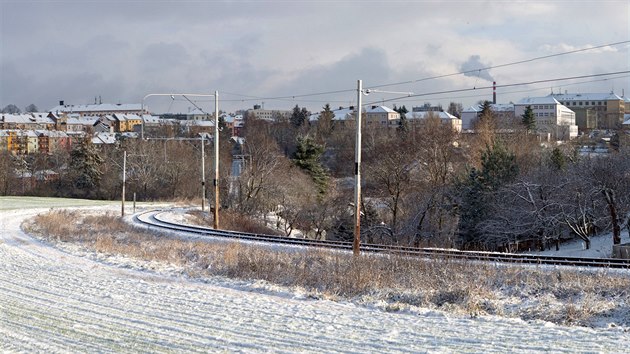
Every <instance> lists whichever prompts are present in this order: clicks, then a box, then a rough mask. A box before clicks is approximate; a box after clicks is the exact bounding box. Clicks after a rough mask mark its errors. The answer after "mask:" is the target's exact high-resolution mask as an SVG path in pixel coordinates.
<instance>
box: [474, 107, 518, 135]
mask: <svg viewBox="0 0 630 354" xmlns="http://www.w3.org/2000/svg"><path fill="white" fill-rule="evenodd" d="M490 108H491V109H492V112H494V114H495V116H496V117H497V120H498V121H499V122H501V121H505V122H507V121H509V120H510V119H513V118H514V105H513V104H491V105H490ZM479 112H481V107H480V106H479V105H477V106H470V107H468V108H467V109H465V110H464V111H462V129H464V130H471V129H473V125H474V123H475V122H476V121H477V117H478V116H479Z"/></svg>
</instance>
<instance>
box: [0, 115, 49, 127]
mask: <svg viewBox="0 0 630 354" xmlns="http://www.w3.org/2000/svg"><path fill="white" fill-rule="evenodd" d="M54 127H55V121H54V120H53V119H52V118H51V117H49V116H48V113H23V114H8V113H2V114H0V129H53V128H54Z"/></svg>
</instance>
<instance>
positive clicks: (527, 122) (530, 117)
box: [521, 106, 536, 133]
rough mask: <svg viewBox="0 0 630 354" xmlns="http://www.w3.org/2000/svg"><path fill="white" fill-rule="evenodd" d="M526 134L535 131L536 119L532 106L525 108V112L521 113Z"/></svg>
mask: <svg viewBox="0 0 630 354" xmlns="http://www.w3.org/2000/svg"><path fill="white" fill-rule="evenodd" d="M521 121H522V122H523V125H524V126H525V129H526V130H527V133H529V132H533V131H535V130H536V118H535V117H534V111H533V110H532V106H527V107H525V112H524V113H523V116H522V120H521Z"/></svg>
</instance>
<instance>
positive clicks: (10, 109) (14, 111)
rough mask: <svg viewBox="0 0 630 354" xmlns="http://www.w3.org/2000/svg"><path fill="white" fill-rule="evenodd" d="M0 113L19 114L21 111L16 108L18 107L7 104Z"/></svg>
mask: <svg viewBox="0 0 630 354" xmlns="http://www.w3.org/2000/svg"><path fill="white" fill-rule="evenodd" d="M1 112H2V113H8V114H20V113H21V111H20V109H19V108H18V106H16V105H14V104H8V105H6V106H5V107H4V108H3V109H2V111H1Z"/></svg>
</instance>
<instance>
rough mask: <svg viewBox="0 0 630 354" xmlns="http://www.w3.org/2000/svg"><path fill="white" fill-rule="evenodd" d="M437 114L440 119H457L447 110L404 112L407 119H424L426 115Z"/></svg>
mask: <svg viewBox="0 0 630 354" xmlns="http://www.w3.org/2000/svg"><path fill="white" fill-rule="evenodd" d="M431 115H432V116H434V117H435V116H437V117H438V118H440V119H459V118H457V117H455V116H454V115H452V114H450V113H448V112H443V111H441V112H409V113H405V117H406V118H407V119H425V118H427V116H431Z"/></svg>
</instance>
